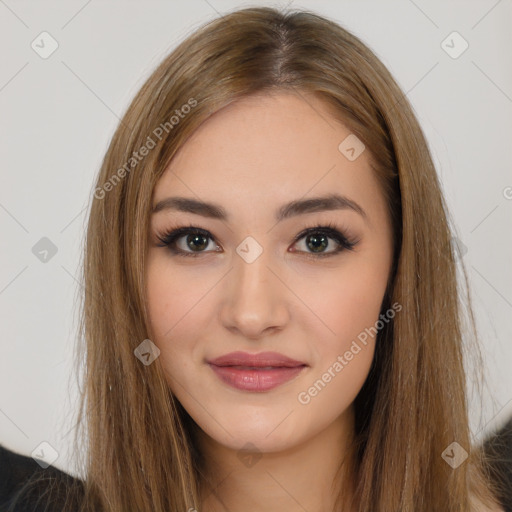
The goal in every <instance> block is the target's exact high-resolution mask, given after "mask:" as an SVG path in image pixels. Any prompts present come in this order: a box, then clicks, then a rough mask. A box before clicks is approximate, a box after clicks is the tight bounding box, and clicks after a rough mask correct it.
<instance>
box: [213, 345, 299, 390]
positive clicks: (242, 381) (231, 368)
mask: <svg viewBox="0 0 512 512" xmlns="http://www.w3.org/2000/svg"><path fill="white" fill-rule="evenodd" d="M208 364H209V366H210V368H212V370H213V371H214V373H215V375H216V376H217V377H218V378H219V379H220V380H221V381H222V382H224V383H225V384H228V385H229V386H231V387H233V388H235V389H238V390H242V391H252V392H264V391H270V390H271V389H274V388H276V387H278V386H281V385H282V384H284V383H286V382H288V381H290V380H291V379H293V378H294V377H296V376H298V375H299V374H300V373H301V372H302V371H303V370H304V369H305V368H307V367H308V365H307V364H306V363H303V362H300V361H296V360H294V359H291V358H289V357H286V356H284V355H283V354H278V353H275V352H263V353H260V354H248V353H244V352H233V353H230V354H226V355H225V356H221V357H218V358H216V359H213V360H212V361H208Z"/></svg>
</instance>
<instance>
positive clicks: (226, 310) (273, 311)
mask: <svg viewBox="0 0 512 512" xmlns="http://www.w3.org/2000/svg"><path fill="white" fill-rule="evenodd" d="M276 273H277V272H276V270H274V269H272V270H271V268H269V262H268V259H267V257H266V252H265V251H263V253H262V254H261V255H260V256H259V257H258V258H257V259H256V260H255V261H253V262H252V263H248V262H246V261H244V259H243V258H241V257H239V256H238V255H235V257H234V262H233V269H232V271H231V272H230V273H229V280H228V282H227V283H226V284H225V287H224V295H223V299H224V300H223V304H222V308H221V313H220V315H221V321H222V324H223V325H224V327H225V328H226V329H228V330H229V331H230V332H232V333H234V334H237V335H239V336H241V337H244V338H248V339H253V340H255V339H261V337H263V336H265V335H267V334H271V333H273V332H275V331H280V330H282V329H283V328H284V327H285V326H286V324H287V323H288V321H289V303H288V297H289V294H290V293H291V292H290V291H289V290H288V289H287V288H286V285H285V284H284V283H283V282H282V281H283V278H281V279H279V278H278V277H277V276H276Z"/></svg>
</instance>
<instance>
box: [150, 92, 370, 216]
mask: <svg viewBox="0 0 512 512" xmlns="http://www.w3.org/2000/svg"><path fill="white" fill-rule="evenodd" d="M349 136H351V132H350V130H349V129H348V128H347V127H346V126H345V125H343V124H342V123H340V122H339V121H337V120H336V119H334V118H333V117H332V114H331V113H330V111H329V109H328V107H327V106H326V105H325V104H324V103H323V102H322V101H321V100H319V99H318V98H316V97H315V96H313V95H306V94H303V93H301V94H300V95H298V94H295V93H278V94H272V95H270V94H266V95H257V96H251V97H248V98H244V99H242V100H239V101H237V102H235V103H232V104H231V105H229V106H228V107H226V108H224V109H222V110H220V111H219V112H217V113H215V114H214V115H213V116H212V117H211V118H209V119H208V120H207V121H206V122H205V123H203V124H202V125H201V126H200V127H199V128H198V129H197V130H196V132H195V133H194V134H193V135H192V136H191V137H190V138H189V139H188V141H187V142H186V143H185V144H184V145H183V146H182V147H181V148H180V150H179V151H178V152H177V154H176V155H175V157H174V158H173V160H172V162H171V163H170V165H169V167H168V168H167V169H166V171H165V172H164V174H163V175H162V177H161V179H160V180H159V182H158V183H157V185H156V187H155V192H154V200H153V204H155V203H157V202H158V201H160V200H162V199H165V198H166V197H168V196H169V195H180V196H187V197H196V198H201V199H204V200H208V199H210V200H212V201H215V202H220V203H222V204H225V205H227V206H226V208H227V209H228V210H229V211H231V209H233V210H247V205H251V208H254V207H255V206H256V205H258V204H261V205H264V206H265V208H267V207H271V205H280V204H283V203H284V202H286V201H289V200H292V199H297V198H299V197H303V196H306V197H307V196H308V195H311V196H313V195H320V194H325V193H333V192H338V193H340V194H344V195H346V196H353V197H354V198H355V197H357V200H358V202H359V201H360V202H363V203H364V202H366V203H371V202H372V200H373V201H375V199H376V195H378V193H379V191H378V185H377V182H376V180H375V177H374V175H373V171H372V169H371V168H370V165H369V155H368V154H367V153H368V151H363V152H362V153H361V154H360V156H359V157H357V158H356V159H355V160H353V161H350V160H349V159H348V158H347V157H346V156H345V155H344V154H343V153H342V152H341V151H340V149H339V146H340V143H342V142H343V141H344V140H345V139H347V137H349ZM352 137H353V135H352ZM349 140H350V139H349ZM272 208H273V206H272ZM269 213H270V212H269Z"/></svg>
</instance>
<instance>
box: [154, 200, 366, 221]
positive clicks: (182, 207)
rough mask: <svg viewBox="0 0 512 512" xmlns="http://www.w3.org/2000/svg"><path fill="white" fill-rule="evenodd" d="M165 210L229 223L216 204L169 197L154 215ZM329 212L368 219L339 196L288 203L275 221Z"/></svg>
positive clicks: (226, 216)
mask: <svg viewBox="0 0 512 512" xmlns="http://www.w3.org/2000/svg"><path fill="white" fill-rule="evenodd" d="M164 210H177V211H181V212H188V213H194V214H196V215H201V216H203V217H210V218H213V219H218V220H223V221H227V220H229V217H230V216H229V215H228V213H227V212H226V210H225V209H224V208H223V207H222V206H220V205H218V204H214V203H207V202H204V201H199V200H197V199H193V198H190V197H168V198H166V199H162V200H161V201H159V202H158V203H156V205H155V206H154V207H153V210H152V212H151V214H152V215H154V214H156V213H158V212H161V211H164ZM329 210H353V211H355V212H357V213H358V214H359V215H361V216H362V217H363V218H364V219H365V220H368V219H367V216H366V212H365V211H364V210H363V208H361V206H359V205H358V204H357V203H356V202H355V201H352V200H351V199H349V198H348V197H345V196H343V195H339V194H330V195H327V196H321V197H313V198H310V199H297V200H294V201H291V202H289V203H286V204H285V205H283V206H281V208H279V209H278V210H277V211H276V214H275V219H276V221H277V222H280V221H282V220H284V219H288V218H290V217H294V216H296V215H302V214H305V213H313V212H322V211H329Z"/></svg>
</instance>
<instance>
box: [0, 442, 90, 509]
mask: <svg viewBox="0 0 512 512" xmlns="http://www.w3.org/2000/svg"><path fill="white" fill-rule="evenodd" d="M40 478H42V479H41V480H40ZM71 489H73V490H74V491H75V493H76V495H75V501H74V502H73V503H75V505H76V504H77V503H78V501H77V500H78V499H79V498H78V497H79V496H80V494H81V492H82V490H83V482H82V480H80V479H79V478H75V477H73V476H71V475H68V474H67V473H65V472H63V471H61V470H60V469H57V468H55V467H53V466H49V467H47V468H46V469H43V468H42V467H41V466H40V465H39V464H38V463H37V462H36V461H35V460H34V459H33V458H32V457H27V456H25V455H19V454H17V453H14V452H12V451H10V450H8V449H6V448H4V447H3V446H1V445H0V512H29V511H30V512H61V511H62V508H63V505H64V502H65V500H66V495H67V494H68V492H69V491H70V490H71ZM70 510H78V506H77V505H76V506H75V507H74V508H73V507H72V508H71V509H70Z"/></svg>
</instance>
